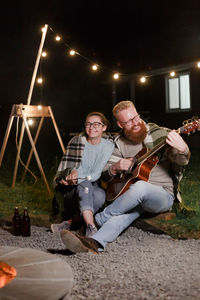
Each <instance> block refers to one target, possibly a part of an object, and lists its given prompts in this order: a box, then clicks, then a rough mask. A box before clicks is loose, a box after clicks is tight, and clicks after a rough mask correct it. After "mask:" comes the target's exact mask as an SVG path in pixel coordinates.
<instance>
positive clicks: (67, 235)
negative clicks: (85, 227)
mask: <svg viewBox="0 0 200 300" xmlns="http://www.w3.org/2000/svg"><path fill="white" fill-rule="evenodd" d="M60 238H61V241H62V242H63V244H64V245H65V246H66V248H67V249H68V250H70V251H71V252H73V253H80V252H92V253H93V254H98V253H97V252H95V251H94V250H92V249H90V248H88V247H86V246H85V245H84V244H83V243H82V241H81V240H80V239H79V238H78V237H77V236H76V234H74V233H72V232H71V231H69V230H62V231H61V232H60Z"/></svg>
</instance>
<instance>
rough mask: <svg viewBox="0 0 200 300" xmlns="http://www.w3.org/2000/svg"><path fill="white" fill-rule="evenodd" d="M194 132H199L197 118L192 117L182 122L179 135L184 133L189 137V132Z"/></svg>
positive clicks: (199, 124)
mask: <svg viewBox="0 0 200 300" xmlns="http://www.w3.org/2000/svg"><path fill="white" fill-rule="evenodd" d="M196 130H200V119H199V117H197V116H194V117H192V118H191V119H188V120H185V121H184V122H183V127H181V128H180V133H186V134H188V135H189V134H190V132H192V133H194V132H195V131H196Z"/></svg>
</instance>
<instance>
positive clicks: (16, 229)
mask: <svg viewBox="0 0 200 300" xmlns="http://www.w3.org/2000/svg"><path fill="white" fill-rule="evenodd" d="M12 223H13V234H14V235H21V217H20V215H19V210H18V207H15V212H14V216H13V219H12Z"/></svg>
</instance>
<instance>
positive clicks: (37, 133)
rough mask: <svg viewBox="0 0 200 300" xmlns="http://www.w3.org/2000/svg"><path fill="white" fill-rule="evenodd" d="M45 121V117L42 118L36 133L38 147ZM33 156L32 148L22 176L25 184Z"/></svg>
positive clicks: (35, 141)
mask: <svg viewBox="0 0 200 300" xmlns="http://www.w3.org/2000/svg"><path fill="white" fill-rule="evenodd" d="M43 121H44V117H42V118H41V119H40V123H39V125H38V129H37V132H36V135H35V138H34V145H36V143H37V140H38V137H39V133H40V130H41V127H42V124H43ZM32 155H33V149H32V148H31V151H30V153H29V156H28V159H27V162H26V166H25V169H24V173H23V175H22V179H21V183H22V182H24V178H25V176H26V173H27V169H28V168H29V165H30V162H31V158H32Z"/></svg>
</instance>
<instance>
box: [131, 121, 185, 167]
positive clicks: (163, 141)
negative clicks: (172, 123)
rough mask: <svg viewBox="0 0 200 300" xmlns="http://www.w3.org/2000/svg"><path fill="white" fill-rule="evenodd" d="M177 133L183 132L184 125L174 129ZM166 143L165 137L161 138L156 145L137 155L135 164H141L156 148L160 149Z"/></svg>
mask: <svg viewBox="0 0 200 300" xmlns="http://www.w3.org/2000/svg"><path fill="white" fill-rule="evenodd" d="M176 132H177V133H184V132H185V127H184V126H182V127H180V128H178V129H177V130H176ZM165 145H166V138H165V139H164V140H162V141H161V142H160V143H158V145H156V146H155V147H154V148H152V149H150V150H149V151H148V152H147V153H145V154H144V155H142V156H141V157H139V158H138V159H137V161H136V163H137V165H139V164H141V163H142V162H143V161H145V160H146V159H147V158H149V157H150V156H151V155H152V154H154V153H156V152H157V151H158V150H160V149H161V148H162V147H163V146H165Z"/></svg>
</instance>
